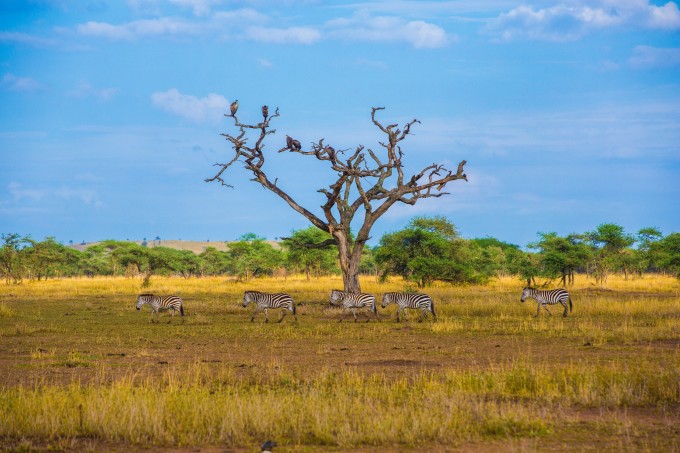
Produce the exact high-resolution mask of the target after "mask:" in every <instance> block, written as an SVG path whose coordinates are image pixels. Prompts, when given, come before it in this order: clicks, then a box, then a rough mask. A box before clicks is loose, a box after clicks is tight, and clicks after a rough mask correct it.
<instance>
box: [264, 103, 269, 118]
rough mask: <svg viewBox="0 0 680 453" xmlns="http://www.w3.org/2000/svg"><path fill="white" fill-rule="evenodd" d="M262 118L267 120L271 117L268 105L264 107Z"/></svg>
mask: <svg viewBox="0 0 680 453" xmlns="http://www.w3.org/2000/svg"><path fill="white" fill-rule="evenodd" d="M262 116H263V117H265V118H267V117H268V116H269V107H267V106H266V105H263V106H262Z"/></svg>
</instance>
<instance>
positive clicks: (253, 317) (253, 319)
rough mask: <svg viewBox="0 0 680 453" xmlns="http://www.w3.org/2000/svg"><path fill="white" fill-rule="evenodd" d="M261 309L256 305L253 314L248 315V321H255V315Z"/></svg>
mask: <svg viewBox="0 0 680 453" xmlns="http://www.w3.org/2000/svg"><path fill="white" fill-rule="evenodd" d="M261 310H262V309H261V308H260V307H256V308H255V311H254V312H253V316H251V317H250V322H253V321H255V315H256V314H257V313H258V312H259V311H261Z"/></svg>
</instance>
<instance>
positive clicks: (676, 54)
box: [628, 46, 680, 69]
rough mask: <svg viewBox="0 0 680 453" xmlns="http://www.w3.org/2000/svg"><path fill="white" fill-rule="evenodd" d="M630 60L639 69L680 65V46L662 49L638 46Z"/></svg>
mask: <svg viewBox="0 0 680 453" xmlns="http://www.w3.org/2000/svg"><path fill="white" fill-rule="evenodd" d="M628 62H629V63H630V65H631V66H633V67H634V68H639V69H647V68H658V67H672V66H680V48H675V49H661V48H658V47H650V46H636V47H635V49H633V56H632V57H630V58H629V59H628Z"/></svg>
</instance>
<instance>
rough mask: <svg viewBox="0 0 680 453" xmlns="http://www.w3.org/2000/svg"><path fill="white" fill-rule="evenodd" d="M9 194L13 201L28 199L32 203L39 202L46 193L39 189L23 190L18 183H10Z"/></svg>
mask: <svg viewBox="0 0 680 453" xmlns="http://www.w3.org/2000/svg"><path fill="white" fill-rule="evenodd" d="M8 189H9V193H10V195H11V196H12V198H13V199H14V201H16V202H19V201H21V200H24V199H29V200H33V201H40V200H42V199H43V198H45V197H46V196H47V191H45V190H39V189H25V188H24V187H23V186H22V185H21V184H19V183H18V182H10V183H9V186H8Z"/></svg>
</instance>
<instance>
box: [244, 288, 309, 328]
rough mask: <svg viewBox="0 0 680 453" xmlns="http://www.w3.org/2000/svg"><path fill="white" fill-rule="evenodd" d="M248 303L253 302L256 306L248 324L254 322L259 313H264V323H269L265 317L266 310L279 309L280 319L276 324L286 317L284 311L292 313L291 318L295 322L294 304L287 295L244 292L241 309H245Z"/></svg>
mask: <svg viewBox="0 0 680 453" xmlns="http://www.w3.org/2000/svg"><path fill="white" fill-rule="evenodd" d="M250 302H254V303H255V305H257V308H255V311H254V312H253V316H251V317H250V322H253V321H254V320H255V315H256V314H257V313H258V312H259V311H264V322H269V317H268V316H267V309H268V308H281V309H282V310H281V317H280V318H279V320H278V321H277V322H281V321H283V318H284V317H285V316H286V310H288V311H290V312H291V313H293V317H294V318H295V320H296V321H297V316H296V314H297V311H296V309H295V302H293V298H292V297H291V296H289V295H288V294H284V293H262V292H260V291H246V292H245V293H243V307H244V308H245V307H247V306H248V304H249V303H250Z"/></svg>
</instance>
